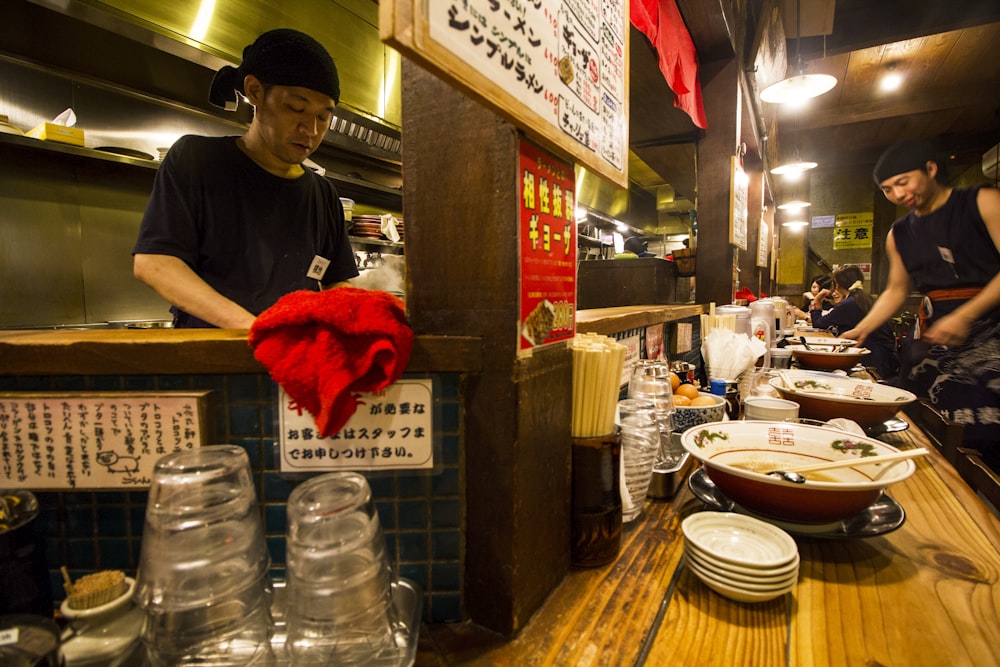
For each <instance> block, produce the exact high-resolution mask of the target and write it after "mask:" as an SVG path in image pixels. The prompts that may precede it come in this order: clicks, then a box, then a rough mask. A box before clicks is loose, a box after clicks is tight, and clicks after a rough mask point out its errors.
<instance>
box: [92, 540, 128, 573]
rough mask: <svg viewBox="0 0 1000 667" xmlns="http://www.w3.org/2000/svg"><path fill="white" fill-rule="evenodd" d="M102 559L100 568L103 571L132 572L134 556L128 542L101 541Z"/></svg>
mask: <svg viewBox="0 0 1000 667" xmlns="http://www.w3.org/2000/svg"><path fill="white" fill-rule="evenodd" d="M100 546H101V558H100V561H101V562H100V563H98V568H99V569H101V570H131V569H132V567H133V563H132V557H131V556H132V554H131V552H130V548H129V543H128V540H110V539H103V538H102V539H101V540H100Z"/></svg>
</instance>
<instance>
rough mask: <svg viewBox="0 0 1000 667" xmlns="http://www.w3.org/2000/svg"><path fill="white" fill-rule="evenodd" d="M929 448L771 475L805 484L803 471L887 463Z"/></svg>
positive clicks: (826, 463) (839, 461)
mask: <svg viewBox="0 0 1000 667" xmlns="http://www.w3.org/2000/svg"><path fill="white" fill-rule="evenodd" d="M925 454H927V450H926V449H925V448H923V447H920V448H919V449H908V450H906V451H904V452H894V453H892V454H880V455H878V456H868V457H865V458H863V459H840V460H837V461H824V462H823V463H810V464H808V465H801V466H795V467H794V468H786V469H785V470H772V471H771V472H769V473H765V474H767V475H770V476H771V477H778V478H781V479H783V480H785V481H786V482H792V483H793V484H805V482H806V478H805V477H803V476H802V475H800V474H799V473H802V472H816V471H819V470H829V469H831V468H850V467H852V466H861V465H868V464H869V463H885V462H888V461H903V460H906V459H914V458H917V457H918V456H924V455H925Z"/></svg>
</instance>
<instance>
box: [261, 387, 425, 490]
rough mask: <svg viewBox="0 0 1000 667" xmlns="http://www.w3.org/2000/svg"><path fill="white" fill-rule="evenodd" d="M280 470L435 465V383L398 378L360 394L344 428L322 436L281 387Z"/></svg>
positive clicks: (313, 422)
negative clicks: (326, 436) (383, 387)
mask: <svg viewBox="0 0 1000 667" xmlns="http://www.w3.org/2000/svg"><path fill="white" fill-rule="evenodd" d="M279 401H280V403H281V406H280V410H279V413H278V414H279V417H278V419H279V428H280V434H279V438H278V443H279V446H280V448H281V472H321V471H332V470H404V469H405V470H409V469H425V468H432V467H434V429H433V426H434V423H433V412H434V410H433V408H434V383H433V380H431V379H402V380H398V381H396V382H395V383H394V384H392V385H390V386H389V387H387V388H386V389H385V390H384V391H380V392H374V393H363V394H361V395H360V396H359V401H360V404H359V405H358V409H357V411H356V412H355V413H354V415H353V416H351V418H350V419H349V420H348V421H347V423H346V424H345V425H344V427H343V428H342V429H340V431H339V432H338V433H336V434H334V435H333V436H331V437H329V438H321V437H320V436H319V434H318V433H317V431H316V422H315V421H314V420H313V417H312V415H311V414H309V413H308V412H306V411H305V410H302V409H300V408H297V407H295V405H294V401H293V400H292V399H291V398H290V397H289V396H288V394H286V393H285V392H284V390H281V391H280V394H279Z"/></svg>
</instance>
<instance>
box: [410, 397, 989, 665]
mask: <svg viewBox="0 0 1000 667" xmlns="http://www.w3.org/2000/svg"><path fill="white" fill-rule="evenodd" d="M899 416H900V418H906V417H905V415H903V414H902V413H901V414H900V415H899ZM908 421H909V420H908ZM910 423H911V426H910V428H909V429H907V430H906V431H902V432H899V433H894V434H889V435H886V436H883V439H884V440H886V441H887V442H889V443H890V444H892V445H894V446H897V447H900V448H902V449H908V448H912V447H928V449H930V450H931V454H930V455H929V456H926V457H923V458H922V459H920V460H917V461H916V466H917V471H916V473H915V474H914V475H913V476H912V477H910V478H909V479H908V480H906V481H904V482H901V483H899V484H896V485H894V486H893V487H891V490H890V493H891V495H892V496H893V497H894V498H895V499H896V500H897V501H898V502H899V503H900V505H902V507H903V509H904V510H905V511H906V522H905V523H904V524H903V526H902V527H901V528H899V529H898V530H896V531H894V532H891V533H888V534H885V535H881V536H878V537H871V538H865V539H852V540H846V539H845V540H829V539H822V538H807V537H798V536H796V537H795V541H796V543H797V544H798V547H799V553H800V555H801V559H802V561H801V565H800V574H799V583H798V586H797V587H796V589H795V591H794V592H793V593H792V594H790V595H785V596H783V597H781V598H779V599H776V600H772V601H770V602H765V603H762V604H743V603H738V602H733V601H730V600H728V599H727V598H724V597H722V596H720V595H718V594H716V593H715V592H713V591H712V590H710V589H709V588H708V587H706V586H705V585H704V584H702V583H701V582H700V581H699V580H698V579H697V578H696V577H695V576H694V575H693V574H692V573H691V572H689V571H688V570H687V568H685V567H683V561H682V558H681V556H682V550H683V539H682V537H681V533H680V521H681V520H682V519H683V518H684V517H685V516H687V515H689V514H690V513H692V512H698V511H703V510H704V506H703V505H702V504H701V502H700V501H698V500H697V499H696V498H695V497H694V496H693V495H692V494H691V492H690V491H689V490H688V488H687V487H686V485H685V486H684V487H683V488H682V489H681V491H680V492H679V493H678V495H677V497H676V498H675V499H674V500H673V501H671V502H659V501H655V502H654V501H647V503H646V508H645V511H644V513H643V514H642V515H641V516H640V518H639V519H638V520H637V521H636V522H635V524H633V525H629V524H626V527H625V531H624V543H623V547H622V552H621V555H620V556H619V558H618V560H617V561H616V562H615V563H613V564H611V565H609V566H606V567H604V568H599V569H596V570H575V571H573V572H571V573H570V575H569V576H567V577H566V579H565V580H564V581H563V582H562V583H561V584H560V586H559V587H558V588H557V589H556V590H555V591H554V592H553V593H552V595H551V596H550V598H549V599H548V600H547V601H546V603H545V605H544V606H543V607H542V608H541V609H540V610H539V611H538V612H537V613H536V614H535V616H534V617H533V618H532V619H531V621H530V622H529V623H528V624H527V626H526V627H525V629H524V630H523V631H522V632H521V633H520V634H519V635H518V636H517V637H516V638H515V639H512V640H504V639H503V638H499V637H497V636H495V635H490V634H488V633H486V632H484V631H482V630H480V629H476V628H474V627H472V626H470V625H468V624H456V625H442V626H429V627H428V626H425V627H424V629H423V630H422V635H426V637H424V636H422V637H421V651H420V654H419V655H418V660H417V664H418V665H518V666H520V665H571V666H573V667H582V666H587V665H616V666H617V665H650V666H652V665H699V666H700V665H726V666H728V665H762V666H768V667H770V666H771V665H790V666H794V667H799V666H807V665H808V666H815V665H821V666H822V665H830V666H831V667H833V666H836V667H840V666H842V665H949V667H958V666H969V667H972V666H975V667H981V666H984V665H998V664H1000V521H998V520H997V517H996V516H995V515H994V514H992V513H991V512H990V510H989V508H988V506H987V505H985V504H984V503H983V502H982V501H981V500H980V499H979V498H978V497H977V496H976V495H975V493H973V491H972V490H971V489H970V488H969V487H968V486H967V485H966V484H965V483H964V482H963V481H962V479H961V478H960V477H959V476H958V474H957V473H956V472H955V469H954V468H953V467H952V466H951V465H950V464H949V463H948V462H947V461H945V460H944V458H943V457H942V456H941V454H940V453H939V452H938V451H937V450H936V449H935V448H934V447H933V445H931V444H930V442H929V441H928V440H927V438H926V437H925V436H924V435H923V433H922V432H921V431H920V429H919V428H918V427H917V426H916V425H914V424H913V423H912V422H910Z"/></svg>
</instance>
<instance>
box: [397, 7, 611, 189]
mask: <svg viewBox="0 0 1000 667" xmlns="http://www.w3.org/2000/svg"><path fill="white" fill-rule="evenodd" d="M628 25H629V22H628V5H627V4H626V3H625V2H624V0H545V1H544V2H543V1H542V0H383V1H382V2H380V3H379V27H380V31H381V36H382V39H383V40H384V41H386V42H387V43H388V44H390V45H392V46H393V47H395V48H397V49H399V50H400V51H402V52H403V53H404V54H405V55H407V56H409V57H410V58H411V59H413V60H415V61H417V62H421V63H423V64H424V65H425V66H428V67H429V68H430V69H432V70H434V71H436V72H438V73H439V74H442V75H444V77H445V78H447V79H450V80H451V81H452V82H453V83H456V84H458V86H459V87H460V88H461V89H462V90H464V91H465V92H466V93H468V94H469V95H472V96H474V97H477V98H478V99H480V100H481V101H483V102H485V103H486V104H487V105H488V106H490V107H492V108H494V109H495V110H496V111H497V113H500V114H502V115H504V116H507V117H508V118H510V119H511V120H512V121H513V122H514V123H516V124H517V125H518V126H519V127H520V128H521V129H522V130H525V131H528V132H531V133H532V134H533V135H534V138H537V139H539V140H541V141H542V142H543V143H546V144H551V146H552V147H555V148H558V149H559V150H561V151H562V152H565V153H568V154H570V155H572V156H573V158H574V159H576V160H577V161H579V162H580V163H581V164H583V165H584V166H586V167H587V168H588V169H589V170H591V171H593V172H594V173H598V174H601V175H602V176H604V177H605V178H607V179H608V180H610V181H612V182H614V183H616V184H618V185H620V186H622V187H628V173H627V170H628V160H627V155H628V113H627V106H628V78H627V76H626V73H627V72H628V63H627V51H628V42H627V39H628Z"/></svg>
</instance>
